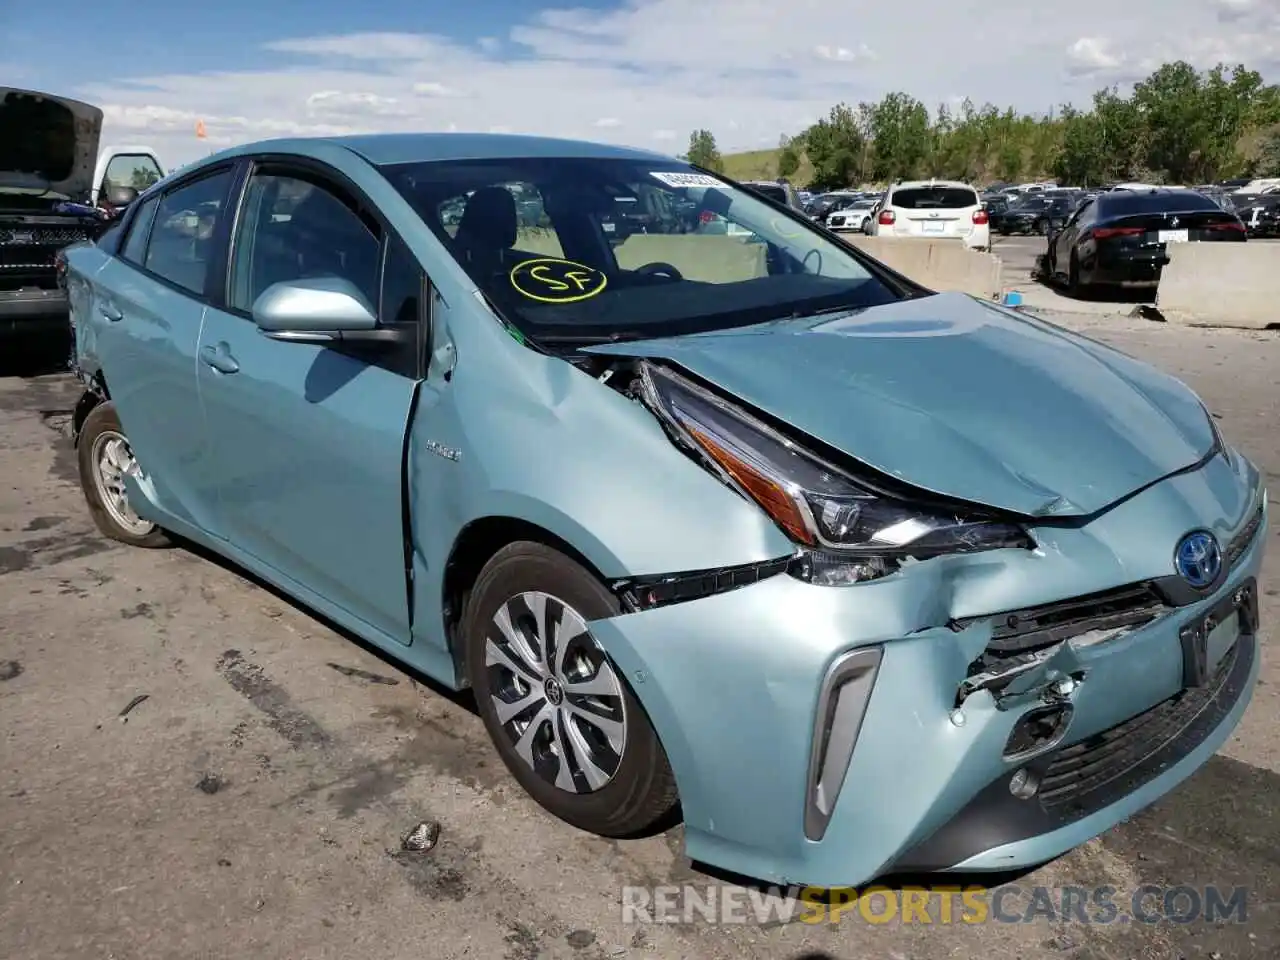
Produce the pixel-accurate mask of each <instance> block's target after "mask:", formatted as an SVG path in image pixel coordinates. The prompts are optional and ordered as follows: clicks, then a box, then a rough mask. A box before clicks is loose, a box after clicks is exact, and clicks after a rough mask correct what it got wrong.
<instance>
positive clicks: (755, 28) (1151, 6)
mask: <svg viewBox="0 0 1280 960" xmlns="http://www.w3.org/2000/svg"><path fill="white" fill-rule="evenodd" d="M51 11H53V12H52V13H51ZM55 17H56V19H53V18H55ZM61 26H65V27H66V28H67V29H66V32H65V33H60V32H59V27H61ZM1172 59H1186V60H1189V61H1191V62H1192V63H1194V64H1196V65H1197V66H1200V67H1209V66H1212V65H1213V64H1215V63H1217V62H1220V61H1226V62H1228V63H1236V62H1244V63H1245V64H1246V65H1247V66H1249V67H1251V68H1253V69H1256V70H1259V71H1261V72H1262V73H1263V75H1264V76H1265V77H1266V78H1267V79H1268V80H1269V81H1272V82H1275V81H1277V80H1280V0H1121V2H1115V0H1075V2H1073V3H1072V4H1068V5H1065V6H1064V5H1062V4H1056V3H1045V2H1043V0H1042V2H1037V3H1033V2H1022V0H952V2H949V3H945V2H943V0H792V2H790V3H786V2H780V0H581V2H578V3H576V4H573V3H572V0H568V2H566V3H557V2H555V0H552V2H546V0H522V2H515V0H453V2H445V0H365V2H364V3H361V2H359V0H212V2H207V3H191V4H184V3H183V2H181V0H167V2H160V0H128V2H121V0H93V2H88V0H63V2H61V3H59V4H57V5H56V6H53V5H50V4H47V3H36V2H5V0H0V84H3V85H8V86H20V87H28V88H33V89H39V90H44V91H47V92H50V93H57V94H62V95H66V96H72V97H76V98H78V99H83V100H88V101H89V102H91V103H95V104H97V105H98V106H100V107H102V108H103V110H104V112H105V114H106V130H105V133H104V144H137V143H144V144H148V145H151V146H153V147H154V148H155V149H156V150H157V152H158V154H159V156H160V159H161V160H162V162H164V163H165V164H166V165H169V166H173V165H178V164H181V163H187V162H190V161H191V160H193V159H196V158H198V157H200V156H203V155H205V154H207V153H209V152H211V151H212V150H214V149H218V148H221V147H223V146H228V145H231V144H235V143H243V142H247V141H252V140H260V139H265V138H269V137H278V136H326V135H330V136H331V135H340V134H343V133H348V132H380V131H405V130H442V131H450V130H465V131H493V132H505V131H510V132H517V133H538V134H545V135H549V136H566V137H574V138H581V139H588V140H597V141H604V142H614V143H624V144H629V145H633V146H639V147H646V148H649V149H656V150H658V151H660V152H664V153H671V154H676V153H680V152H683V151H684V150H685V148H686V147H687V145H688V139H689V133H690V131H692V130H694V129H697V128H707V129H709V130H711V131H712V132H713V133H714V134H715V135H716V139H717V141H718V143H719V145H720V148H721V150H722V151H723V152H732V151H737V150H751V149H762V148H767V147H772V146H776V145H777V143H778V139H779V137H780V136H781V135H783V134H794V133H797V132H799V131H801V130H803V129H804V128H805V127H807V126H808V125H809V124H811V123H812V122H813V121H814V120H816V119H817V118H818V117H820V116H822V115H824V114H825V113H826V112H827V111H828V110H829V109H830V107H831V106H832V105H833V104H835V103H838V102H840V101H845V102H848V103H857V102H858V101H860V100H878V99H879V98H880V97H882V96H883V95H884V94H885V93H888V92H890V91H893V90H901V91H904V92H906V93H909V94H911V95H913V96H915V97H917V98H918V99H920V100H922V101H924V102H925V103H926V104H927V105H928V106H929V107H930V109H934V108H936V106H937V105H938V104H942V103H949V104H958V103H959V102H960V101H961V100H963V99H964V98H965V97H969V98H971V99H973V100H974V101H975V102H977V103H978V104H982V103H984V102H987V101H990V102H992V103H995V104H997V105H999V106H1001V107H1004V106H1013V107H1015V108H1017V109H1019V110H1023V111H1027V112H1034V113H1043V112H1047V111H1048V110H1050V109H1052V108H1054V107H1056V106H1058V105H1061V104H1063V103H1076V104H1084V103H1086V102H1087V101H1088V99H1089V97H1090V96H1091V94H1092V93H1093V91H1095V90H1097V89H1099V88H1101V87H1104V86H1109V85H1112V84H1119V85H1121V86H1122V87H1123V86H1126V85H1128V84H1131V83H1132V82H1133V81H1134V80H1135V79H1138V78H1141V77H1142V76H1145V75H1146V74H1147V73H1149V72H1150V71H1151V70H1152V69H1153V68H1154V67H1155V66H1157V65H1159V64H1160V63H1162V62H1165V61H1168V60H1172ZM197 121H203V123H204V128H205V131H206V133H207V135H208V136H207V139H205V140H198V139H197V138H196V136H195V127H196V122H197Z"/></svg>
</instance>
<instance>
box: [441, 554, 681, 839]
mask: <svg viewBox="0 0 1280 960" xmlns="http://www.w3.org/2000/svg"><path fill="white" fill-rule="evenodd" d="M619 612H620V609H619V605H618V601H617V599H616V598H615V597H614V596H613V594H611V593H610V592H609V591H608V590H607V589H606V588H605V587H604V585H603V584H601V583H600V582H599V581H598V580H597V579H596V578H595V577H594V576H593V575H592V574H591V573H590V572H588V571H587V570H585V569H584V568H583V567H582V566H581V565H579V564H578V563H575V562H574V561H573V560H571V559H569V558H568V557H566V556H565V555H564V554H563V553H560V552H559V551H556V550H553V549H551V548H549V547H546V546H544V545H542V544H539V543H531V542H522V543H514V544H511V545H509V546H507V547H504V548H503V549H502V550H500V551H499V552H498V553H497V554H496V555H495V556H494V557H493V559H492V560H490V561H489V563H488V564H487V565H486V566H485V568H484V570H483V571H481V573H480V576H479V577H478V578H477V579H476V583H475V587H474V589H473V590H472V592H471V596H470V598H469V600H468V602H467V608H466V613H465V615H464V618H463V625H462V639H463V642H464V643H465V645H466V651H465V652H466V663H467V672H468V677H469V679H470V681H471V687H472V691H473V693H474V694H475V698H476V704H477V706H478V707H479V710H480V715H481V717H482V718H483V720H484V723H485V726H486V727H487V728H488V731H489V735H490V736H491V737H492V738H493V742H494V744H495V745H496V746H497V749H498V753H499V754H500V755H501V757H502V760H503V762H504V763H505V764H506V765H507V768H508V769H509V770H510V771H511V773H512V775H513V776H514V777H515V778H516V779H517V780H518V781H519V782H520V784H521V786H523V787H524V788H525V790H527V791H528V792H529V794H530V796H532V797H533V798H534V799H535V800H536V801H538V803H539V804H541V805H542V806H543V807H544V808H546V809H547V810H548V811H550V812H551V813H553V814H555V815H556V816H557V817H559V818H560V819H562V820H564V821H566V822H568V823H571V824H573V825H574V826H576V827H579V828H581V829H583V830H588V831H590V832H591V833H595V834H598V835H601V836H606V837H630V836H636V835H639V834H643V833H646V832H648V831H650V830H652V829H653V828H655V827H657V826H660V825H665V824H664V823H663V822H664V821H665V820H667V819H668V817H669V816H670V814H671V813H672V811H673V810H674V808H675V805H676V802H677V797H676V785H675V777H674V775H673V774H672V772H671V766H670V764H669V763H668V761H667V756H666V753H665V752H664V751H663V749H662V744H661V743H659V741H658V736H657V734H656V733H655V732H654V729H653V726H652V724H651V723H650V722H649V718H648V717H647V716H646V715H645V712H644V709H643V708H642V707H641V705H640V702H639V701H638V700H637V699H636V697H635V695H634V694H633V693H632V692H631V688H630V687H629V686H628V684H627V682H626V680H625V678H624V677H623V675H622V673H621V671H619V670H618V668H617V667H615V666H614V664H613V662H612V661H611V660H610V659H609V657H608V656H607V655H606V654H605V652H604V650H603V649H602V648H601V646H600V644H599V643H598V642H597V641H596V640H595V638H594V637H592V635H591V631H590V629H589V628H588V624H589V623H591V621H593V620H599V619H605V618H609V617H614V616H617V615H618V614H619Z"/></svg>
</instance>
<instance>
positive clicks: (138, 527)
mask: <svg viewBox="0 0 1280 960" xmlns="http://www.w3.org/2000/svg"><path fill="white" fill-rule="evenodd" d="M76 453H77V459H78V461H79V466H80V488H81V489H82V490H83V491H84V499H85V502H86V503H87V504H88V505H89V515H90V516H91V517H93V522H94V523H95V524H97V527H98V529H99V530H101V531H102V533H103V534H104V535H106V536H108V537H110V538H111V539H113V540H119V541H120V542H121V543H127V544H129V545H130V546H135V547H163V546H166V545H168V543H169V538H168V537H167V536H166V535H165V532H164V531H163V530H161V529H160V528H159V527H158V526H156V525H155V524H154V523H152V522H151V521H150V520H144V519H142V518H141V517H139V516H138V514H137V512H136V511H135V510H134V509H133V507H132V506H131V505H130V503H129V493H128V491H127V490H126V489H125V485H124V478H125V477H126V476H129V475H130V474H135V473H136V472H137V470H138V461H137V460H136V459H135V458H134V455H133V448H132V447H130V446H129V438H128V437H127V436H125V432H124V428H123V427H121V426H120V417H119V415H118V414H117V413H116V408H115V404H113V403H111V402H110V401H106V402H104V403H100V404H98V405H97V406H96V407H94V408H93V409H92V410H91V411H89V415H88V416H87V417H85V421H84V424H83V426H82V427H81V428H80V439H79V442H78V444H77V449H76Z"/></svg>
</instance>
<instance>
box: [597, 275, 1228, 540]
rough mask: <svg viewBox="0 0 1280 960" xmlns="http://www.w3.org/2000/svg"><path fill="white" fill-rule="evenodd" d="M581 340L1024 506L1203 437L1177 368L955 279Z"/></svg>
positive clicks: (1051, 507)
mask: <svg viewBox="0 0 1280 960" xmlns="http://www.w3.org/2000/svg"><path fill="white" fill-rule="evenodd" d="M586 349H587V350H588V351H589V352H592V353H602V354H614V355H624V356H633V357H643V358H652V359H664V360H670V361H673V362H674V363H677V364H679V365H680V366H682V367H684V368H685V369H687V370H688V371H690V372H691V373H693V374H695V375H697V376H699V377H701V378H703V379H704V380H707V381H709V382H710V383H713V384H715V385H716V386H718V387H719V388H720V389H721V390H723V391H725V392H727V393H730V394H733V395H735V396H738V397H740V398H742V400H744V401H745V402H746V403H748V404H750V405H752V406H755V407H756V408H758V409H760V410H762V411H764V412H766V413H768V414H770V415H772V416H773V417H775V418H777V419H779V420H783V421H786V422H787V423H790V424H792V425H793V426H794V427H795V428H796V429H798V430H800V431H803V432H804V433H806V434H808V435H810V436H812V437H815V438H817V439H818V440H821V441H823V442H824V443H826V444H828V445H830V446H832V447H835V448H837V449H839V450H842V451H845V452H846V453H847V454H848V455H849V456H851V457H853V458H855V459H857V460H859V461H861V462H862V463H864V464H866V465H868V466H870V467H872V468H874V469H875V470H878V471H880V472H881V473H884V474H887V475H889V476H893V477H896V478H898V479H899V480H901V481H903V482H906V483H909V484H911V485H913V486H915V487H918V488H921V489H923V490H926V491H931V492H933V493H936V494H943V495H946V496H949V497H954V498H958V499H961V500H966V501H969V502H972V503H978V504H985V505H987V506H990V507H993V508H996V509H1000V510H1006V511H1011V512H1014V513H1019V514H1024V515H1027V516H1082V515H1088V514H1092V513H1095V512H1097V511H1099V510H1101V509H1102V508H1104V507H1106V506H1108V505H1109V504H1112V503H1114V502H1115V501H1117V500H1119V499H1121V498H1122V497H1124V496H1126V495H1127V494H1130V493H1132V492H1134V491H1136V490H1138V489H1141V488H1142V487H1145V486H1147V485H1149V484H1151V483H1154V482H1155V481H1157V480H1160V479H1161V478H1163V477H1166V476H1168V475H1169V474H1171V473H1176V472H1178V471H1181V470H1184V469H1186V468H1188V467H1191V466H1194V465H1195V464H1196V463H1197V462H1199V461H1200V460H1201V459H1203V458H1204V457H1205V455H1206V454H1208V453H1209V451H1210V450H1212V449H1213V445H1214V442H1215V434H1214V428H1213V427H1212V426H1211V424H1210V422H1209V418H1208V416H1207V414H1206V413H1205V410H1204V408H1203V406H1201V403H1200V401H1199V399H1198V398H1197V397H1196V395H1195V394H1194V393H1192V391H1191V390H1190V389H1188V388H1187V387H1186V386H1184V385H1183V384H1182V383H1181V382H1180V381H1178V380H1175V379H1174V378H1172V377H1170V376H1167V375H1166V374H1163V373H1161V372H1160V371H1158V370H1156V369H1154V368H1153V367H1150V366H1148V365H1146V364H1144V363H1141V362H1139V361H1137V360H1134V359H1132V358H1131V357H1128V356H1126V355H1124V354H1122V353H1120V352H1118V351H1116V350H1113V349H1111V348H1110V347H1107V346H1104V345H1102V344H1099V343H1097V342H1095V341H1092V340H1089V339H1087V338H1085V337H1082V336H1079V335H1076V334H1073V333H1070V332H1068V331H1066V330H1063V329H1060V328H1058V327H1055V326H1052V325H1050V324H1048V323H1044V322H1043V321H1040V320H1037V319H1034V318H1031V317H1028V316H1025V315H1022V314H1018V313H1014V312H1013V311H1011V310H1007V309H1004V308H1001V307H997V306H995V305H989V304H986V303H983V302H982V301H979V300H975V299H974V298H972V297H969V296H966V295H964V294H959V293H940V294H937V295H934V296H929V297H923V298H920V299H915V300H904V301H901V302H898V303H893V304H888V305H885V306H880V307H871V308H868V309H865V310H860V311H856V312H851V313H848V314H841V315H840V316H838V317H834V318H833V317H821V318H817V319H809V320H789V321H781V322H778V323H771V324H764V325H760V326H752V327H743V328H739V329H736V330H728V331H720V332H716V333H710V334H700V335H694V336H685V337H673V338H668V339H663V340H646V341H637V342H633V343H616V344H606V345H601V346H595V347H590V348H586Z"/></svg>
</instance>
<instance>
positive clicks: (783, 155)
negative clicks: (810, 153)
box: [778, 135, 803, 178]
mask: <svg viewBox="0 0 1280 960" xmlns="http://www.w3.org/2000/svg"><path fill="white" fill-rule="evenodd" d="M797 141H800V142H799V143H797ZM801 149H803V137H788V136H785V135H784V136H783V137H782V140H781V141H780V142H779V143H778V176H779V177H784V178H790V177H792V176H794V175H795V172H796V171H797V170H799V169H800V151H801Z"/></svg>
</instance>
